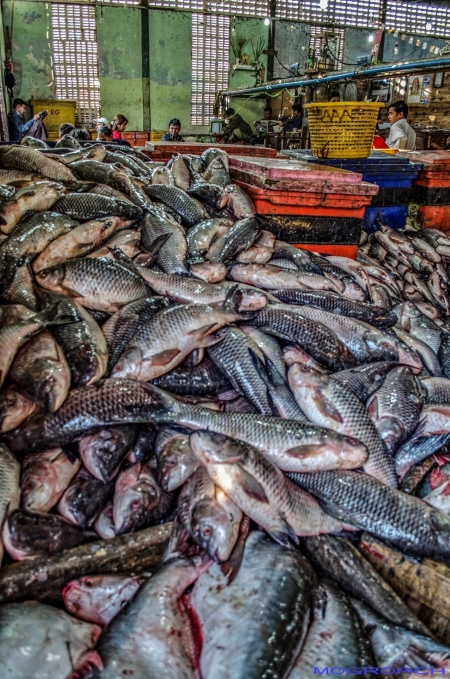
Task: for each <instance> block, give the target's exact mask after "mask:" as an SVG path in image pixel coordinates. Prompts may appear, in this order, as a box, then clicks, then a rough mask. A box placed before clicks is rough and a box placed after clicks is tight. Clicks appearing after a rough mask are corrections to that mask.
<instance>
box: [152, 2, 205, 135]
mask: <svg viewBox="0 0 450 679" xmlns="http://www.w3.org/2000/svg"><path fill="white" fill-rule="evenodd" d="M191 26H192V22H191V15H190V14H187V13H186V14H185V13H181V12H168V11H164V10H151V11H150V20H149V33H150V115H151V127H152V129H153V130H166V129H167V123H168V122H169V120H170V119H171V118H179V119H180V121H181V133H182V134H186V133H189V131H193V130H195V131H197V130H198V127H196V128H192V127H191V123H190V116H191V47H192V38H191Z"/></svg>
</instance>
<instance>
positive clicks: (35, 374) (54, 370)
mask: <svg viewBox="0 0 450 679" xmlns="http://www.w3.org/2000/svg"><path fill="white" fill-rule="evenodd" d="M9 376H10V378H11V380H12V381H13V382H14V384H15V385H17V386H18V387H19V388H20V389H22V391H23V392H24V393H25V394H27V395H28V396H29V397H30V398H32V399H33V400H34V401H37V402H38V403H39V405H40V406H43V407H44V408H45V409H46V410H48V411H49V412H51V413H53V412H55V410H58V408H59V407H60V406H61V405H62V404H63V403H64V401H65V399H66V396H67V394H68V392H69V387H70V368H69V366H68V363H67V361H66V358H65V356H64V354H63V352H62V350H61V347H60V346H59V345H58V344H57V343H56V342H55V340H54V338H53V336H52V335H51V334H50V332H49V331H48V330H43V331H42V332H40V333H39V334H38V335H36V336H35V337H32V338H31V339H30V340H29V341H28V342H27V343H26V344H25V346H24V347H22V348H21V349H20V350H19V352H18V353H17V355H16V357H15V359H14V361H13V364H12V366H11V369H10V371H9Z"/></svg>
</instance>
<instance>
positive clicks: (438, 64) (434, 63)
mask: <svg viewBox="0 0 450 679" xmlns="http://www.w3.org/2000/svg"><path fill="white" fill-rule="evenodd" d="M448 67H450V57H442V58H440V59H422V60H421V61H410V62H405V63H404V64H392V65H390V66H370V67H369V68H365V69H360V70H358V69H355V70H354V71H345V72H341V73H333V75H325V76H323V78H313V79H312V80H307V79H304V80H289V81H287V82H286V81H285V82H275V83H267V84H266V85H260V86H259V87H247V88H245V89H241V90H226V91H222V92H221V96H222V97H233V96H237V97H242V96H244V95H251V94H259V93H264V92H265V93H271V92H276V91H277V90H284V89H290V88H294V87H302V86H305V85H323V84H324V83H331V82H338V81H343V80H353V79H354V78H370V77H375V76H388V75H394V74H395V73H408V72H409V71H417V70H419V69H420V70H422V71H434V70H436V69H441V68H448Z"/></svg>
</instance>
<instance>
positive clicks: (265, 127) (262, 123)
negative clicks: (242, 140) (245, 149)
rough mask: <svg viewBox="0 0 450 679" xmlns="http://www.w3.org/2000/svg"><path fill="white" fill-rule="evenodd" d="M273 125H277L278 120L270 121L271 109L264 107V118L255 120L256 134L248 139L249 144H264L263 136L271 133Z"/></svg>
mask: <svg viewBox="0 0 450 679" xmlns="http://www.w3.org/2000/svg"><path fill="white" fill-rule="evenodd" d="M275 125H278V120H272V109H271V107H270V106H266V108H265V109H264V118H262V119H261V120H255V130H256V132H257V133H258V134H257V135H256V136H254V137H252V138H251V139H250V144H264V137H263V134H264V133H267V132H273V128H274V127H275Z"/></svg>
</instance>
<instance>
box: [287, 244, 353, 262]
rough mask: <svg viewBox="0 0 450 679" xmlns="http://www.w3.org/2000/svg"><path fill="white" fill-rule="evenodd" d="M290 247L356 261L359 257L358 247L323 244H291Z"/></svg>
mask: <svg viewBox="0 0 450 679" xmlns="http://www.w3.org/2000/svg"><path fill="white" fill-rule="evenodd" d="M290 245H293V246H294V248H300V249H301V250H308V252H319V253H321V254H323V255H334V256H336V257H349V258H350V259H356V257H357V255H358V246H357V245H326V244H323V243H320V244H319V243H317V244H315V243H314V244H311V243H306V244H302V243H290Z"/></svg>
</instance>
